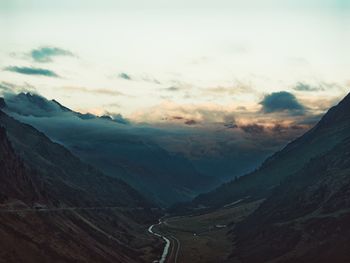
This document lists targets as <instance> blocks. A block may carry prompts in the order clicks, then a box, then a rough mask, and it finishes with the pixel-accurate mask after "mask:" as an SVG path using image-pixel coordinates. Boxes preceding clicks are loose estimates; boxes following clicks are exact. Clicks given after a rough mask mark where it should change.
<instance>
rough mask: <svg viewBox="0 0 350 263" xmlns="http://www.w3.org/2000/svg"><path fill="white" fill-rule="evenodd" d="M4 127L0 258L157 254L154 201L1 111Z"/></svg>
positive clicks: (133, 258)
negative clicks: (152, 226)
mask: <svg viewBox="0 0 350 263" xmlns="http://www.w3.org/2000/svg"><path fill="white" fill-rule="evenodd" d="M0 126H2V128H0V222H1V224H0V246H1V251H0V262H6V263H8V262H10V263H11V262H13V263H15V262H149V261H152V260H154V259H155V258H157V257H158V254H159V253H160V252H159V251H158V248H159V249H160V244H159V241H158V240H156V239H154V238H153V237H152V236H150V235H148V234H147V232H146V229H147V225H148V224H150V222H153V221H154V220H155V219H156V218H157V217H158V214H157V212H156V211H153V210H151V207H152V204H151V203H149V202H148V201H146V200H145V199H144V198H143V197H142V196H141V195H139V194H138V193H137V192H136V191H135V190H133V189H132V188H130V187H129V186H128V185H126V184H125V183H123V182H121V181H120V180H117V179H114V178H110V177H107V176H104V175H103V174H101V173H100V172H98V171H96V170H95V169H93V168H91V167H89V166H88V165H85V164H84V163H82V162H81V161H80V160H79V159H78V158H76V157H75V156H73V155H72V154H71V153H70V152H69V151H67V150H66V149H64V148H63V147H62V146H60V145H58V144H55V143H53V142H51V141H50V140H49V139H48V138H47V137H46V136H45V135H44V134H42V133H40V132H38V131H36V130H35V129H34V128H32V127H30V126H29V125H25V124H22V123H19V122H18V121H16V120H14V119H12V118H11V117H9V116H7V115H6V114H5V113H3V112H1V111H0ZM3 127H6V129H5V128H3ZM12 145H14V147H12Z"/></svg>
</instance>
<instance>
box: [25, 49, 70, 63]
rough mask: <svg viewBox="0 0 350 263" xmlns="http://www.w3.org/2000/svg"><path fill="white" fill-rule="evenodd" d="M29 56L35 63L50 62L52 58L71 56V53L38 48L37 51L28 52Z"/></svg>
mask: <svg viewBox="0 0 350 263" xmlns="http://www.w3.org/2000/svg"><path fill="white" fill-rule="evenodd" d="M30 56H31V57H32V58H33V59H34V60H35V61H36V62H51V61H52V57H55V56H73V53H72V52H70V51H69V50H65V49H61V48H58V47H48V46H46V47H40V48H38V49H33V50H32V51H31V52H30Z"/></svg>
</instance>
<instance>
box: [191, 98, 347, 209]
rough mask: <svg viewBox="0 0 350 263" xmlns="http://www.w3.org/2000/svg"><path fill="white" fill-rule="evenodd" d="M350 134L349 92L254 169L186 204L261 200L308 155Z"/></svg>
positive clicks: (305, 160)
mask: <svg viewBox="0 0 350 263" xmlns="http://www.w3.org/2000/svg"><path fill="white" fill-rule="evenodd" d="M349 134H350V94H349V95H347V96H346V97H345V98H344V99H343V100H342V101H341V102H340V103H339V104H338V105H337V106H334V107H332V108H331V109H330V110H329V111H328V112H327V113H326V114H325V116H324V117H323V118H322V119H321V120H320V122H319V123H318V124H317V125H316V126H315V127H314V128H312V129H311V130H309V131H308V132H307V133H306V134H304V135H303V136H301V137H299V138H298V139H296V140H294V141H293V142H291V143H289V144H288V145H287V146H286V147H285V148H284V149H283V150H281V151H279V152H277V153H275V154H274V155H272V156H271V157H270V158H268V159H267V160H266V161H265V162H264V163H263V164H262V165H261V167H259V168H258V169H257V170H255V171H253V172H251V173H249V174H247V175H245V176H242V177H240V178H237V179H236V180H233V181H231V182H229V183H226V184H224V185H222V186H220V187H218V188H217V189H215V190H214V191H212V192H209V193H207V194H202V195H199V196H198V197H196V198H195V199H194V200H193V202H192V203H191V204H190V205H187V206H188V207H218V206H223V205H226V204H229V203H232V202H235V201H237V200H241V199H242V200H243V199H245V200H251V199H261V198H266V197H267V196H269V195H270V194H271V193H272V192H273V190H274V189H275V188H276V187H278V186H279V185H280V184H281V183H283V182H284V180H286V178H288V177H289V176H291V175H292V174H294V173H296V172H297V171H298V170H300V169H301V168H302V167H303V166H304V165H305V164H306V163H308V162H309V161H310V160H311V159H312V158H315V157H317V156H320V155H323V154H325V153H326V152H328V151H329V150H331V149H332V148H333V147H334V146H336V145H337V144H338V143H340V142H342V141H343V140H344V139H345V138H347V136H348V135H349Z"/></svg>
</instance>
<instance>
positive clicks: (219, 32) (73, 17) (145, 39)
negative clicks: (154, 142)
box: [0, 0, 350, 127]
mask: <svg viewBox="0 0 350 263" xmlns="http://www.w3.org/2000/svg"><path fill="white" fill-rule="evenodd" d="M0 35H1V44H0V88H1V89H2V90H3V92H9V91H13V92H18V91H24V90H26V91H32V92H37V93H39V94H41V95H43V96H45V97H47V98H49V99H56V100H57V101H60V102H61V103H62V104H64V105H65V106H67V107H69V108H72V109H74V110H76V111H80V112H91V113H95V114H100V115H101V114H112V113H113V114H116V113H120V114H122V115H123V116H124V117H126V118H128V119H130V120H132V121H134V122H149V123H158V124H159V123H164V122H165V123H174V124H176V125H177V124H182V125H183V124H185V125H190V126H196V125H199V124H205V125H212V124H213V123H217V122H225V123H226V125H228V126H229V125H231V126H232V127H233V126H234V125H235V124H236V122H239V123H240V124H245V123H249V122H252V121H254V123H260V124H263V125H267V126H268V125H275V124H276V122H280V123H287V124H291V125H294V124H298V125H303V124H305V123H308V122H312V121H314V120H315V118H317V116H319V115H320V114H322V113H324V111H325V110H326V109H327V108H328V107H330V106H332V105H333V104H335V103H336V102H337V101H339V99H340V98H341V97H343V96H344V95H345V94H346V93H347V92H348V91H349V89H350V76H349V69H350V52H349V46H350V1H349V0H333V1H330V0H309V1H301V0H293V1H292V0H284V1H283V0H281V1H272V0H265V1H258V0H255V1H253V0H247V1H235V0H231V1H228V0H227V1H226V0H215V1H214V0H202V1H199V0H186V1H184V0H176V1H175V0H167V1H166V0H148V1H144V0H128V1H120V0H116V1H112V0H110V1H109V0H96V1H93V0H91V1H87V0H84V1H83V0H60V1H53V0H0Z"/></svg>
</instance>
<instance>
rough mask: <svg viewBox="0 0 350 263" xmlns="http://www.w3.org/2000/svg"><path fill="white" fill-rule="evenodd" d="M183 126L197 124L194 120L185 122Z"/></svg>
mask: <svg viewBox="0 0 350 263" xmlns="http://www.w3.org/2000/svg"><path fill="white" fill-rule="evenodd" d="M185 124H186V125H196V124H197V122H196V121H195V120H187V121H185Z"/></svg>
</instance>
